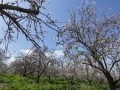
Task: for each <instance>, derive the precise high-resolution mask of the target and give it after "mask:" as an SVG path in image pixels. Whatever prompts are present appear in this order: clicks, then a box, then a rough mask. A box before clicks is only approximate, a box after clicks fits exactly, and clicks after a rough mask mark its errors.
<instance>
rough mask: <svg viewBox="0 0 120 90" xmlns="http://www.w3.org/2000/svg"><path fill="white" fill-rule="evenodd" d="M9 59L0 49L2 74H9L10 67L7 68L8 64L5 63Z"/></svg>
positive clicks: (0, 71) (0, 69) (0, 70)
mask: <svg viewBox="0 0 120 90" xmlns="http://www.w3.org/2000/svg"><path fill="white" fill-rule="evenodd" d="M8 58H9V57H8V56H7V54H6V52H5V51H4V50H3V49H1V48H0V73H5V72H7V69H8V66H7V63H5V61H6V60H7V59H8Z"/></svg>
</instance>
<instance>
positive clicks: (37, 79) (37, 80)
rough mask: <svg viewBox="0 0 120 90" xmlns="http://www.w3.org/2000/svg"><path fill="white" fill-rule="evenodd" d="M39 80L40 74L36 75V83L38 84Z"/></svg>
mask: <svg viewBox="0 0 120 90" xmlns="http://www.w3.org/2000/svg"><path fill="white" fill-rule="evenodd" d="M39 82H40V75H37V78H36V83H37V84H39Z"/></svg>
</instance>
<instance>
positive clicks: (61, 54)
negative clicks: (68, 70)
mask: <svg viewBox="0 0 120 90" xmlns="http://www.w3.org/2000/svg"><path fill="white" fill-rule="evenodd" d="M53 54H54V55H55V56H56V55H57V57H60V56H64V53H63V51H61V50H55V51H54V53H53Z"/></svg>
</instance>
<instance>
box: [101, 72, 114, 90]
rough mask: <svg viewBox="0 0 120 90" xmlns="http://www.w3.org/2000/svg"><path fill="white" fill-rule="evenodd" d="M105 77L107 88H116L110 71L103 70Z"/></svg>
mask: <svg viewBox="0 0 120 90" xmlns="http://www.w3.org/2000/svg"><path fill="white" fill-rule="evenodd" d="M103 73H104V75H105V77H106V78H107V81H108V84H109V89H108V90H116V84H115V82H114V80H113V77H112V76H111V74H110V72H103Z"/></svg>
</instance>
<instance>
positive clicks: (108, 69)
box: [57, 2, 120, 90]
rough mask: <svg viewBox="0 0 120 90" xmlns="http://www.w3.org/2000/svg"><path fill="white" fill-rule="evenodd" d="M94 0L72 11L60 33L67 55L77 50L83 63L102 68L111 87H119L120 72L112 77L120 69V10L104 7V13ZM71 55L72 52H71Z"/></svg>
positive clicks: (111, 89) (114, 88) (113, 88)
mask: <svg viewBox="0 0 120 90" xmlns="http://www.w3.org/2000/svg"><path fill="white" fill-rule="evenodd" d="M98 13H100V12H97V11H96V7H95V3H89V2H86V3H85V2H83V3H82V6H81V7H80V8H79V9H78V12H76V11H74V10H72V11H71V12H70V16H71V20H69V22H68V23H67V24H66V25H65V26H63V27H62V28H61V30H60V31H59V33H58V35H57V37H59V40H60V42H58V43H60V44H62V45H64V47H65V52H66V56H67V55H69V54H70V53H72V52H74V53H77V54H78V56H81V61H82V63H83V64H87V65H90V66H92V67H94V68H97V69H98V70H100V71H101V72H102V73H103V74H104V76H105V77H106V79H107V81H108V84H109V89H110V90H116V89H117V88H120V75H119V74H117V78H113V74H112V71H113V70H114V69H117V72H118V71H119V70H120V68H119V65H120V14H119V13H115V14H110V13H109V12H107V11H105V10H103V11H102V12H101V16H100V15H99V17H98ZM71 55H72V54H71Z"/></svg>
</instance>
